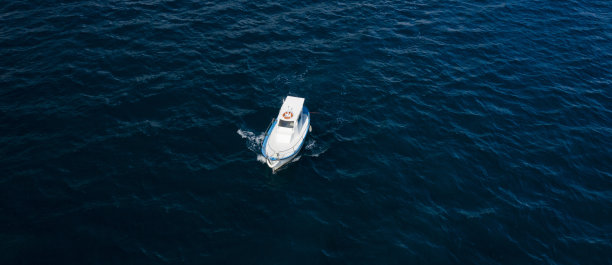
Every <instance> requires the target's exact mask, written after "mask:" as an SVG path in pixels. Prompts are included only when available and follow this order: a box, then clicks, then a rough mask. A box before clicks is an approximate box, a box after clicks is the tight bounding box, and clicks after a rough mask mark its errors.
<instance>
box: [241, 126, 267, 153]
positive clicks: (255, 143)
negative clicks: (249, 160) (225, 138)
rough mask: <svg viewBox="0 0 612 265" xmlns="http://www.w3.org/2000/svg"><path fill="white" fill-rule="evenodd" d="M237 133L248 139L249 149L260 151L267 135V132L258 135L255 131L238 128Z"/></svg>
mask: <svg viewBox="0 0 612 265" xmlns="http://www.w3.org/2000/svg"><path fill="white" fill-rule="evenodd" d="M236 133H238V134H239V135H240V136H241V137H242V138H243V139H247V142H246V145H247V147H248V148H249V150H251V151H253V152H257V153H259V149H260V148H261V144H262V142H263V140H264V137H266V134H265V133H260V134H259V135H256V134H255V133H254V132H251V131H248V130H242V129H238V131H236Z"/></svg>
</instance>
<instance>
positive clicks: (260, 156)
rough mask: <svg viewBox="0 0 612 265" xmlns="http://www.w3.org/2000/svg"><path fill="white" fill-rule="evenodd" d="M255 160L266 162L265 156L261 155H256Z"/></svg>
mask: <svg viewBox="0 0 612 265" xmlns="http://www.w3.org/2000/svg"><path fill="white" fill-rule="evenodd" d="M257 161H259V162H261V163H263V164H265V163H266V157H264V156H263V155H259V154H258V155H257Z"/></svg>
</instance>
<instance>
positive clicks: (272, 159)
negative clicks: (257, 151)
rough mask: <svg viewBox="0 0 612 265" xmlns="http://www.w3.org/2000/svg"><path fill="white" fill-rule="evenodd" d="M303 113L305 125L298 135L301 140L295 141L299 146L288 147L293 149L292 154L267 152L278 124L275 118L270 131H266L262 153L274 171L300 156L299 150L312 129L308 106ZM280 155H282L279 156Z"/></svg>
mask: <svg viewBox="0 0 612 265" xmlns="http://www.w3.org/2000/svg"><path fill="white" fill-rule="evenodd" d="M302 115H304V116H305V119H306V120H305V123H304V124H303V125H302V126H303V127H301V128H300V132H301V133H300V135H299V136H298V137H300V139H301V141H300V142H297V143H295V145H294V146H295V147H297V148H296V149H291V148H289V149H287V150H291V151H292V153H291V154H285V156H283V154H282V152H280V153H279V152H277V153H276V156H275V155H274V152H271V151H270V152H267V151H266V150H268V147H267V145H268V144H269V141H268V140H269V137H270V134H271V132H272V130H273V128H274V127H275V126H276V123H277V121H276V120H273V122H272V124H271V127H270V128H269V130H268V132H267V133H266V137H265V138H264V142H263V145H262V148H261V153H262V155H263V156H264V157H265V158H266V164H267V165H268V167H270V168H271V169H272V170H273V171H276V170H278V169H279V168H281V167H283V166H285V165H286V164H288V163H289V162H291V161H292V160H293V159H294V158H295V157H296V156H298V154H299V152H300V151H301V150H302V147H303V145H304V142H305V141H306V136H307V135H308V132H309V131H310V112H309V111H308V109H307V108H306V107H304V109H303V113H302ZM279 156H280V157H279Z"/></svg>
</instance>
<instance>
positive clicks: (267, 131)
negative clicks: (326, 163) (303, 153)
mask: <svg viewBox="0 0 612 265" xmlns="http://www.w3.org/2000/svg"><path fill="white" fill-rule="evenodd" d="M308 119H310V117H308ZM272 122H274V119H272ZM271 125H272V123H270V125H269V126H268V130H266V136H265V137H268V134H269V130H270V126H271ZM304 126H305V125H304ZM306 130H308V128H306ZM306 134H307V133H304V134H302V137H300V140H299V141H298V143H299V144H296V145H294V146H292V147H290V148H287V149H285V150H281V151H276V150H274V148H272V147H271V146H268V147H269V148H270V150H272V152H273V153H274V154H275V155H276V157H266V159H268V160H270V159H272V160H278V159H283V158H284V157H283V158H281V157H280V155H281V154H282V153H288V152H291V154H293V153H295V152H296V151H297V149H298V148H300V146H301V145H302V141H303V140H304V137H306ZM264 139H265V138H264Z"/></svg>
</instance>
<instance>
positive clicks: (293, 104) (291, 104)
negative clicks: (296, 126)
mask: <svg viewBox="0 0 612 265" xmlns="http://www.w3.org/2000/svg"><path fill="white" fill-rule="evenodd" d="M303 106H304V98H299V97H292V96H287V97H286V98H285V101H284V102H283V106H281V109H280V111H279V112H278V118H279V119H281V120H285V121H296V120H297V119H298V118H299V117H300V113H302V107H303Z"/></svg>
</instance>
